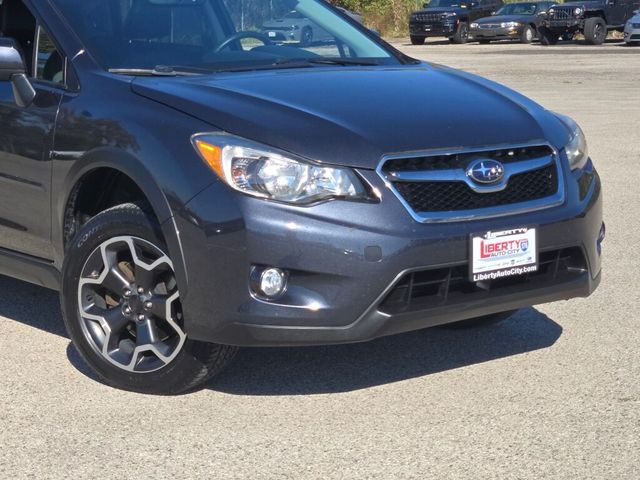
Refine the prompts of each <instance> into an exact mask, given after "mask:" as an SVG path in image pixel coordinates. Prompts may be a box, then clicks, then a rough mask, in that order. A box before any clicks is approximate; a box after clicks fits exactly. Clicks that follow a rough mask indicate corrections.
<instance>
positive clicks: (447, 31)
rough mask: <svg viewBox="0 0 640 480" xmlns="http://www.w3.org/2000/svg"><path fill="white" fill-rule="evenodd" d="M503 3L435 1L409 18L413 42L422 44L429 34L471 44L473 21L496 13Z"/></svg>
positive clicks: (454, 41) (485, 0) (458, 0)
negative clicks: (470, 28) (470, 36)
mask: <svg viewBox="0 0 640 480" xmlns="http://www.w3.org/2000/svg"><path fill="white" fill-rule="evenodd" d="M502 5H503V2H502V0H431V2H429V3H425V5H424V9H423V10H420V11H418V12H414V13H412V14H411V17H410V18H409V32H410V34H411V43H412V44H413V45H422V44H424V42H425V40H426V39H427V38H428V37H447V38H449V41H450V42H451V43H467V41H468V40H469V25H470V24H471V22H473V21H474V20H476V19H478V18H482V17H488V16H489V15H493V14H494V13H495V12H496V11H497V10H498V9H499V8H500V7H502Z"/></svg>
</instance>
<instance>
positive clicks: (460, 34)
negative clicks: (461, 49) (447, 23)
mask: <svg viewBox="0 0 640 480" xmlns="http://www.w3.org/2000/svg"><path fill="white" fill-rule="evenodd" d="M449 41H451V43H455V44H458V45H460V44H463V43H467V41H469V24H467V23H466V22H459V23H458V27H457V28H456V33H455V34H454V35H453V37H451V38H449Z"/></svg>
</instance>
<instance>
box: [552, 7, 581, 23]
mask: <svg viewBox="0 0 640 480" xmlns="http://www.w3.org/2000/svg"><path fill="white" fill-rule="evenodd" d="M574 9H575V7H553V13H550V14H548V18H549V19H551V20H572V19H574V18H575V17H574V14H573V11H574Z"/></svg>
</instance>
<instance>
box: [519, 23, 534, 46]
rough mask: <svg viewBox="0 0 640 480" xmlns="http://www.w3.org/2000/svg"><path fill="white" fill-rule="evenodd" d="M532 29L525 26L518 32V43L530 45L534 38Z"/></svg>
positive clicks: (529, 26)
mask: <svg viewBox="0 0 640 480" xmlns="http://www.w3.org/2000/svg"><path fill="white" fill-rule="evenodd" d="M534 36H535V35H534V33H533V28H531V25H525V26H524V27H522V31H521V32H520V43H531V42H532V41H533V37H534Z"/></svg>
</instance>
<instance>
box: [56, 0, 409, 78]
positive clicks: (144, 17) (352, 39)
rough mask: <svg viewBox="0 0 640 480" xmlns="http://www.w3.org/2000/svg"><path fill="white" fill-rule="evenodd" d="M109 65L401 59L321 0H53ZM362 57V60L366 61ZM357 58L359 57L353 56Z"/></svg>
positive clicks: (244, 65)
mask: <svg viewBox="0 0 640 480" xmlns="http://www.w3.org/2000/svg"><path fill="white" fill-rule="evenodd" d="M56 5H57V7H58V8H59V9H60V11H61V13H62V15H63V16H64V17H66V18H67V20H68V21H69V23H70V24H71V26H72V27H73V29H74V30H75V31H76V33H77V34H78V36H79V37H80V38H81V40H82V41H83V43H84V44H85V46H86V47H87V50H88V51H89V53H91V54H92V55H93V57H94V58H96V60H97V61H98V62H99V63H100V64H101V65H102V66H103V67H104V68H106V69H110V70H117V69H150V70H151V69H156V70H157V67H158V66H161V67H162V68H161V69H160V70H162V71H165V72H171V70H172V69H175V70H180V69H184V70H189V69H191V71H193V72H202V73H204V72H205V71H216V70H234V69H238V70H241V69H251V68H260V67H267V68H268V67H270V66H273V67H274V68H275V67H276V66H277V67H280V68H282V67H286V66H288V65H291V66H295V65H294V64H295V62H296V61H298V60H301V61H310V60H313V61H315V62H316V63H318V64H319V63H321V62H325V63H330V62H332V61H335V62H336V63H338V62H342V63H345V64H346V63H348V62H349V64H351V63H354V64H357V63H363V64H391V63H399V60H398V59H397V58H396V57H395V56H393V55H392V54H391V53H390V52H389V51H388V50H387V49H386V48H385V47H384V46H382V44H380V43H378V42H377V41H376V40H373V39H372V38H371V37H369V36H367V35H365V34H364V33H362V32H361V31H360V30H358V29H357V28H355V27H354V26H353V25H351V24H350V23H349V22H348V21H346V20H344V19H343V18H342V17H341V16H339V15H337V14H336V13H334V11H333V10H331V9H330V8H329V7H328V6H327V5H326V4H325V2H324V1H322V0H83V1H81V2H79V1H78V0H56ZM365 60H366V62H365ZM358 61H361V62H358Z"/></svg>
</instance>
